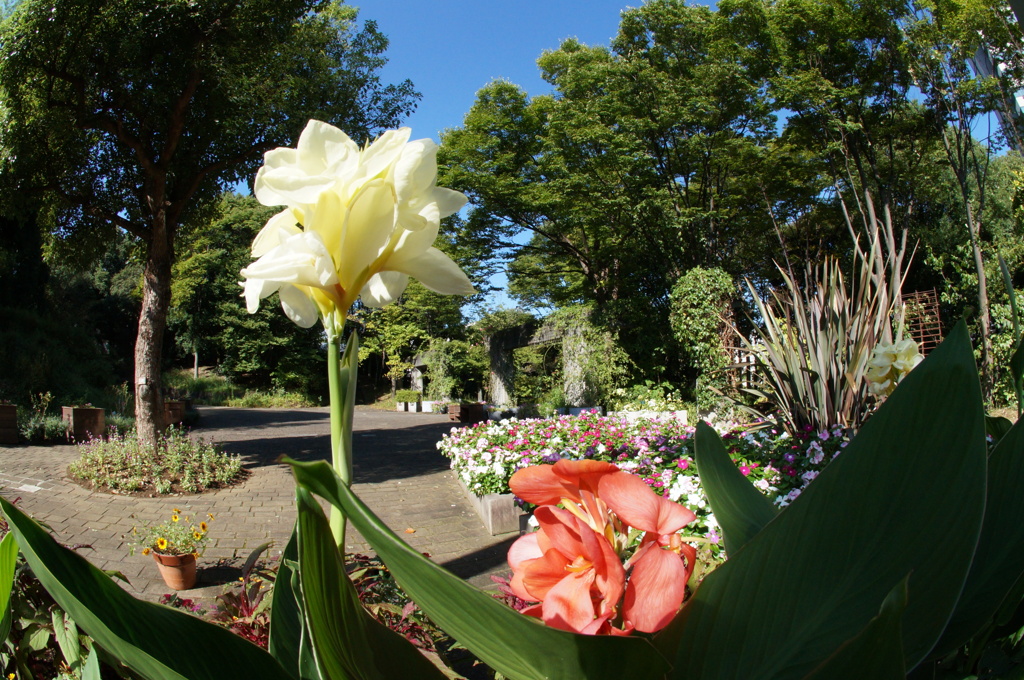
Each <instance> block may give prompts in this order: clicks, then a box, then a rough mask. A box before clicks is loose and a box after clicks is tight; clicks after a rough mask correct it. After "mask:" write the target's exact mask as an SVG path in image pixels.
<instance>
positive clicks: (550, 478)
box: [508, 465, 572, 505]
mask: <svg viewBox="0 0 1024 680" xmlns="http://www.w3.org/2000/svg"><path fill="white" fill-rule="evenodd" d="M508 486H509V488H510V489H511V490H512V493H514V494H515V495H517V496H519V497H520V498H522V499H523V500H524V501H526V502H527V503H534V504H535V505H558V504H559V503H560V502H561V501H562V499H563V498H566V497H568V496H569V495H570V494H571V493H572V489H571V487H570V486H569V485H566V483H565V481H564V480H563V479H562V478H561V477H559V476H558V475H556V474H555V472H554V468H553V467H552V466H551V465H532V466H530V467H528V468H523V469H522V470H516V471H515V473H513V475H512V478H511V479H509V481H508Z"/></svg>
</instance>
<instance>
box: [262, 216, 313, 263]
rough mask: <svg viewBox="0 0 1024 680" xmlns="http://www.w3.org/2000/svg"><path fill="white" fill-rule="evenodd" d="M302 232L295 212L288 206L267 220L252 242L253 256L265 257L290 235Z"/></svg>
mask: <svg viewBox="0 0 1024 680" xmlns="http://www.w3.org/2000/svg"><path fill="white" fill-rule="evenodd" d="M301 232H302V230H301V229H300V228H299V227H298V225H297V224H296V219H295V213H294V212H292V210H291V209H290V208H286V209H285V210H282V211H281V212H279V213H277V214H276V215H274V216H273V217H271V218H270V219H269V220H267V223H266V225H264V227H263V228H262V229H260V233H258V234H256V238H255V239H253V242H252V256H253V257H263V256H264V255H266V254H267V253H269V252H270V251H271V250H273V249H274V248H276V247H278V246H279V245H281V244H282V243H284V242H285V241H286V240H287V239H288V238H289V237H291V236H294V235H295V234H298V233H301Z"/></svg>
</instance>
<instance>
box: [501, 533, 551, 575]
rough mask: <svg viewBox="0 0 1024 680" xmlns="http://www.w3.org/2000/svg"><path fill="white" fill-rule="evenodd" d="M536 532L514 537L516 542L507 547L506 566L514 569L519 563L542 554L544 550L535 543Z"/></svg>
mask: <svg viewBox="0 0 1024 680" xmlns="http://www.w3.org/2000/svg"><path fill="white" fill-rule="evenodd" d="M537 533H538V532H534V533H532V534H526V535H525V536H521V537H519V538H518V539H516V542H515V543H513V544H512V545H511V546H509V549H508V566H510V567H511V568H512V571H515V570H516V569H518V568H519V565H520V564H521V563H522V562H524V561H526V560H535V559H537V558H538V557H540V556H541V555H543V554H544V551H543V550H541V549H540V547H539V546H538V545H537Z"/></svg>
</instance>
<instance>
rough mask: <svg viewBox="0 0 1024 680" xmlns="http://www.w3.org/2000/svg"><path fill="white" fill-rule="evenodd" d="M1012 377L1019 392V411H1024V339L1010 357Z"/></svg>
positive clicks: (1016, 390) (1014, 386)
mask: <svg viewBox="0 0 1024 680" xmlns="http://www.w3.org/2000/svg"><path fill="white" fill-rule="evenodd" d="M1010 377H1012V378H1013V389H1014V391H1015V392H1016V393H1017V413H1018V414H1020V413H1021V411H1024V339H1021V341H1020V342H1018V343H1017V349H1015V350H1014V352H1013V356H1011V357H1010Z"/></svg>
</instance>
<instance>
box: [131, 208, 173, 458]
mask: <svg viewBox="0 0 1024 680" xmlns="http://www.w3.org/2000/svg"><path fill="white" fill-rule="evenodd" d="M147 245H148V248H147V253H146V269H145V272H144V274H143V283H142V288H143V291H142V313H141V314H140V315H139V333H138V336H136V340H135V430H136V432H137V433H138V435H139V440H140V441H142V442H144V443H145V444H148V445H150V446H155V445H156V441H157V437H158V435H159V434H160V433H161V432H163V429H164V427H165V422H164V397H163V389H162V388H163V378H162V376H161V370H160V369H161V366H162V365H163V344H164V331H165V330H166V328H167V310H168V307H169V306H170V302H171V260H172V256H171V252H172V251H171V243H170V235H169V232H168V229H167V224H166V216H165V214H164V213H163V212H160V213H158V215H156V216H155V218H154V220H153V229H152V232H151V238H150V240H149V242H148V244H147Z"/></svg>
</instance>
